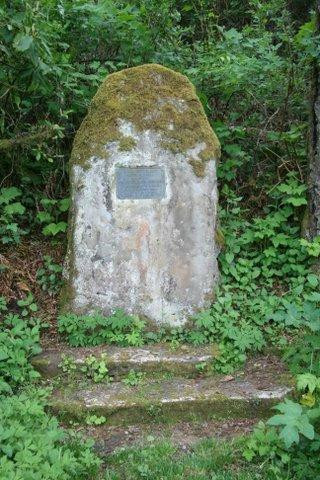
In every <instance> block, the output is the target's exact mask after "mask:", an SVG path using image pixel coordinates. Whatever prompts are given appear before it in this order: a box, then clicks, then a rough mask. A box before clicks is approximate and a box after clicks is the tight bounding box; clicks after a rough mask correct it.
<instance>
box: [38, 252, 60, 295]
mask: <svg viewBox="0 0 320 480" xmlns="http://www.w3.org/2000/svg"><path fill="white" fill-rule="evenodd" d="M61 274H62V266H61V265H58V264H56V263H53V260H52V258H51V257H50V255H44V257H43V267H42V268H39V269H38V270H37V282H38V283H39V285H41V288H42V290H44V291H47V292H49V293H50V294H56V293H57V292H58V291H59V289H60V287H61V285H62V279H61Z"/></svg>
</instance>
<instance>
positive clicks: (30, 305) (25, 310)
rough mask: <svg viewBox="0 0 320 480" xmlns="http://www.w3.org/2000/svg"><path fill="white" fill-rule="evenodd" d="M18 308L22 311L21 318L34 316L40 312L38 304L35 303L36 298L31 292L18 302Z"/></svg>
mask: <svg viewBox="0 0 320 480" xmlns="http://www.w3.org/2000/svg"><path fill="white" fill-rule="evenodd" d="M17 305H18V307H20V309H21V316H22V317H26V316H27V315H32V314H33V313H34V312H36V311H37V310H38V307H37V304H36V303H35V301H34V297H33V295H32V293H31V292H29V293H28V295H27V296H26V297H25V298H22V299H21V300H18V301H17Z"/></svg>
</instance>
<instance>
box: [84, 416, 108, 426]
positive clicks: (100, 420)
mask: <svg viewBox="0 0 320 480" xmlns="http://www.w3.org/2000/svg"><path fill="white" fill-rule="evenodd" d="M106 421H107V419H106V417H104V416H103V415H101V416H99V417H98V416H97V415H88V416H87V417H86V424H87V425H95V426H98V425H103V424H104V423H106Z"/></svg>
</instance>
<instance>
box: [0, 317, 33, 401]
mask: <svg viewBox="0 0 320 480" xmlns="http://www.w3.org/2000/svg"><path fill="white" fill-rule="evenodd" d="M39 341H40V323H39V321H37V320H31V319H21V318H20V317H19V316H18V315H13V314H12V313H8V314H6V315H5V316H4V318H3V320H2V321H1V323H0V394H1V393H12V391H13V389H15V388H16V387H19V386H21V385H23V384H25V383H26V382H31V381H33V380H35V379H37V378H39V376H40V375H39V373H38V372H36V371H35V370H34V368H33V367H32V365H31V363H30V359H31V357H32V356H34V355H36V354H38V353H40V352H41V348H40V344H39Z"/></svg>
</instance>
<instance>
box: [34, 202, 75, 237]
mask: <svg viewBox="0 0 320 480" xmlns="http://www.w3.org/2000/svg"><path fill="white" fill-rule="evenodd" d="M40 204H41V207H42V209H41V210H40V211H39V212H38V213H37V216H36V218H37V220H38V221H39V222H40V223H41V224H43V225H44V226H43V228H42V233H43V235H46V236H53V237H55V236H56V235H57V234H59V233H64V232H65V231H66V230H67V226H68V224H67V222H66V221H64V220H63V218H64V216H65V213H66V212H67V211H68V209H69V205H70V199H69V198H68V197H66V198H62V199H61V200H55V199H51V198H42V199H41V200H40Z"/></svg>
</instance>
